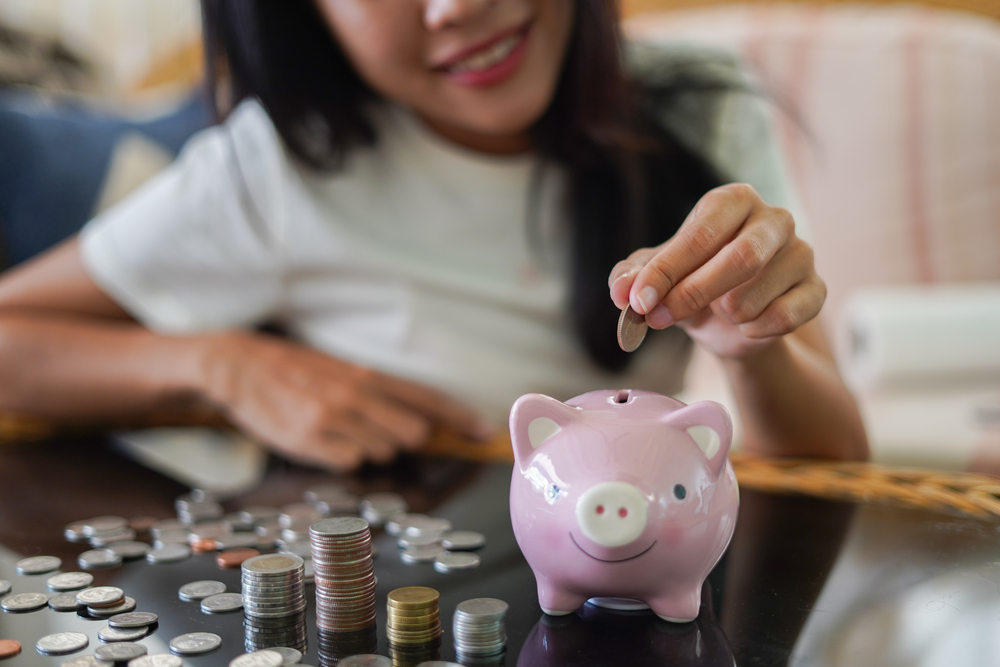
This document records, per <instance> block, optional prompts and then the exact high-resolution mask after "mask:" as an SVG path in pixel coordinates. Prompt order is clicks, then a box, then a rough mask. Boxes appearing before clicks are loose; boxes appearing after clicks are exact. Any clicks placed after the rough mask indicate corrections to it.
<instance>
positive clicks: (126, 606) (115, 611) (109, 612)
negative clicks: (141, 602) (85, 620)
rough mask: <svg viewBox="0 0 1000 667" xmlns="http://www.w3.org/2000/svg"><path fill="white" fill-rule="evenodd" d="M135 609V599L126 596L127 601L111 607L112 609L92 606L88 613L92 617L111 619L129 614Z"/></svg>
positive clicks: (89, 607) (88, 608)
mask: <svg viewBox="0 0 1000 667" xmlns="http://www.w3.org/2000/svg"><path fill="white" fill-rule="evenodd" d="M134 609H135V599H134V598H130V597H128V596H127V595H126V596H125V599H124V600H122V601H121V603H119V604H115V605H111V606H110V607H95V606H93V605H90V606H88V607H87V613H88V614H90V615H91V616H98V617H100V618H110V617H112V616H117V615H119V614H127V613H128V612H130V611H133V610H134Z"/></svg>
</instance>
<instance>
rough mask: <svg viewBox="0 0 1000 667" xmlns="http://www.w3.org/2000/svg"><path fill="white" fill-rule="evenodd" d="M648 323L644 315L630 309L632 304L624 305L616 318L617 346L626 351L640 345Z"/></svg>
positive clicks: (636, 348)
mask: <svg viewBox="0 0 1000 667" xmlns="http://www.w3.org/2000/svg"><path fill="white" fill-rule="evenodd" d="M648 330H649V325H648V324H646V316H645V315H640V314H639V313H637V312H635V311H634V310H632V305H631V304H629V305H627V306H625V309H624V310H623V311H622V314H621V316H620V317H619V318H618V347H620V348H621V349H623V350H625V351H626V352H635V351H636V350H638V349H639V346H640V345H642V341H643V339H644V338H645V337H646V332H647V331H648Z"/></svg>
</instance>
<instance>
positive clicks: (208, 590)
mask: <svg viewBox="0 0 1000 667" xmlns="http://www.w3.org/2000/svg"><path fill="white" fill-rule="evenodd" d="M225 592H226V585H225V584H224V583H222V582H221V581H213V580H211V579H206V580H202V581H192V582H191V583H189V584H184V585H183V586H181V587H180V589H178V591H177V596H178V597H180V599H182V600H184V601H185V602H194V601H196V600H204V599H205V598H207V597H208V596H209V595H218V594H219V593H225Z"/></svg>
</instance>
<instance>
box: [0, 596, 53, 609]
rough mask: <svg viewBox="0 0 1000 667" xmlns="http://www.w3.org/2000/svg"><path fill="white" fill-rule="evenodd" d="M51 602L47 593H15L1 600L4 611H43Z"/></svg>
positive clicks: (1, 607)
mask: <svg viewBox="0 0 1000 667" xmlns="http://www.w3.org/2000/svg"><path fill="white" fill-rule="evenodd" d="M48 601H49V596H48V595H46V594H45V593H14V594H13V595H8V596H7V597H5V598H4V599H2V600H0V609H3V610H4V611H34V610H36V609H41V608H42V607H44V606H45V605H46V603H47V602H48Z"/></svg>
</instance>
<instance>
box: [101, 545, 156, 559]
mask: <svg viewBox="0 0 1000 667" xmlns="http://www.w3.org/2000/svg"><path fill="white" fill-rule="evenodd" d="M108 549H110V550H111V551H113V552H115V553H116V554H118V556H119V557H120V558H121V559H122V560H139V559H140V558H145V557H146V554H148V553H149V552H150V551H152V547H151V546H149V545H148V544H146V543H145V542H136V541H135V540H126V541H124V542H115V543H113V544H111V545H109V546H108Z"/></svg>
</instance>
